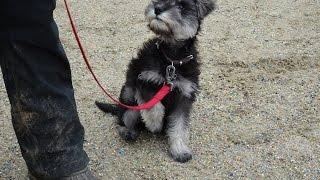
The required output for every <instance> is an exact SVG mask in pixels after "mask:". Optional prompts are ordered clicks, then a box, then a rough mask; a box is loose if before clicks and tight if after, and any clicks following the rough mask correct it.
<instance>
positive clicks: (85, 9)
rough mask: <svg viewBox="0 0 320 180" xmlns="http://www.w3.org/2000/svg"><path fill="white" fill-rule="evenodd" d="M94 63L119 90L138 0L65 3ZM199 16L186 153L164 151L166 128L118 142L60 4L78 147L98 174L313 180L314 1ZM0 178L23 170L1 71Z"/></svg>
mask: <svg viewBox="0 0 320 180" xmlns="http://www.w3.org/2000/svg"><path fill="white" fill-rule="evenodd" d="M70 2H71V5H72V9H73V14H74V16H75V19H76V21H77V24H78V28H79V33H80V35H81V37H82V40H83V43H84V44H85V46H86V48H87V50H88V54H89V56H90V59H91V62H92V65H93V68H94V71H95V72H96V73H97V74H98V76H99V77H100V79H101V81H102V83H103V84H104V86H108V89H109V90H110V91H111V92H112V93H113V94H114V95H115V96H117V95H118V93H119V91H120V88H121V85H122V83H123V81H124V73H125V71H126V65H127V64H128V62H129V60H130V59H131V57H133V56H135V54H136V52H137V50H138V48H139V47H141V45H142V43H143V42H144V41H146V40H147V39H148V38H150V37H152V36H153V34H152V33H151V32H150V31H149V30H148V29H147V26H146V22H145V20H144V15H143V12H144V7H145V6H146V5H147V3H148V1H147V0H141V1H130V0H122V1H112V0H92V1H89V0H83V1H75V0H72V1H70ZM218 6H219V7H218V10H217V11H215V12H214V13H212V14H211V15H210V16H209V17H208V18H207V19H206V20H205V21H204V23H203V28H202V29H203V31H202V32H201V33H200V36H199V50H200V54H201V57H202V63H203V65H202V74H201V86H202V88H201V93H200V95H199V97H198V100H197V102H196V103H195V106H194V110H193V113H192V117H191V118H192V121H191V124H190V147H191V149H192V150H193V153H194V158H193V160H192V161H190V162H188V163H186V164H180V163H176V162H174V161H173V160H172V159H171V158H170V157H169V156H168V151H167V150H168V144H167V140H166V138H165V137H161V136H154V135H152V134H150V133H143V134H142V136H141V137H140V138H139V139H138V140H137V142H134V143H130V144H128V143H126V142H124V141H123V140H121V139H120V138H119V136H118V135H117V133H116V130H115V127H116V126H115V122H114V121H115V118H114V117H112V116H109V115H104V114H103V113H102V112H100V111H99V110H98V109H97V108H96V107H95V106H94V105H93V103H94V101H95V100H101V101H109V100H107V99H106V98H105V97H104V95H103V94H102V93H101V91H100V90H99V89H98V88H97V85H96V84H95V82H94V81H92V77H91V76H90V75H89V73H88V71H87V69H86V68H85V65H84V63H83V60H82V58H81V57H80V53H79V50H78V48H77V45H76V42H75V40H74V38H73V36H72V34H71V30H70V26H69V24H68V19H67V17H66V12H65V10H64V8H63V4H62V1H58V4H57V9H56V11H55V18H56V21H57V23H58V25H59V28H60V36H61V40H62V42H63V45H64V47H65V49H66V52H67V54H68V57H69V59H70V63H71V68H72V75H73V84H74V87H75V95H76V100H77V105H78V111H79V115H80V118H81V122H82V124H83V125H84V127H85V129H86V137H85V139H86V141H85V149H86V151H87V153H88V155H89V156H90V158H91V162H90V168H91V169H92V170H93V171H94V172H95V173H96V175H97V176H99V177H100V178H101V179H320V160H319V159H320V11H319V9H320V2H319V1H317V0H299V1H293V0H282V1H278V0H269V1H265V0H263V1H262V0H261V1H258V0H243V1H233V0H224V1H218ZM0 81H1V82H0V99H1V101H0V103H1V106H0V114H1V116H0V126H1V129H0V142H1V146H0V179H26V173H27V172H26V166H25V163H24V161H23V159H22V157H21V154H20V152H19V146H18V144H17V141H16V138H15V136H14V132H13V128H12V125H11V121H10V119H11V117H10V107H9V102H8V98H7V96H6V92H5V87H4V84H3V81H2V80H0Z"/></svg>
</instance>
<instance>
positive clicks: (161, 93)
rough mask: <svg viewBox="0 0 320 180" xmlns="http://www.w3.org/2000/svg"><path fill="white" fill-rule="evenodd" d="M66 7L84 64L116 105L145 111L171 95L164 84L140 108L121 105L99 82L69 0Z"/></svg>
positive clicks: (167, 86)
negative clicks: (82, 41) (85, 49)
mask: <svg viewBox="0 0 320 180" xmlns="http://www.w3.org/2000/svg"><path fill="white" fill-rule="evenodd" d="M64 5H65V7H66V9H67V13H68V17H69V20H70V24H71V27H72V31H73V34H74V36H75V38H76V40H77V43H78V46H79V48H80V51H81V54H82V57H83V59H84V62H85V63H86V65H87V68H88V69H89V71H90V73H91V75H92V76H93V79H94V80H95V81H96V82H97V84H98V86H99V87H100V88H101V90H102V91H103V92H104V93H105V94H106V95H107V96H108V97H109V98H110V99H112V100H113V101H114V102H115V103H117V104H118V105H120V106H122V107H125V108H128V109H131V110H143V109H150V108H152V107H153V106H154V105H156V104H157V103H158V102H160V101H161V100H162V99H163V98H164V97H165V96H166V95H167V94H169V92H170V90H171V87H170V85H168V84H164V85H163V87H162V88H161V89H160V90H159V91H158V92H157V94H156V95H155V96H154V97H153V98H152V99H151V100H150V101H148V102H147V103H145V104H141V105H139V106H128V105H125V104H123V103H121V102H120V101H118V100H117V99H115V98H113V97H112V96H111V94H110V93H108V92H107V91H106V90H105V88H103V86H102V85H101V83H100V81H99V80H98V78H97V76H96V75H95V74H94V72H93V70H92V68H91V66H90V63H89V60H88V58H87V56H86V53H85V51H84V48H83V46H82V44H81V41H80V37H79V35H78V33H77V29H76V26H75V23H74V21H73V19H72V16H71V12H70V8H69V5H68V3H67V0H64Z"/></svg>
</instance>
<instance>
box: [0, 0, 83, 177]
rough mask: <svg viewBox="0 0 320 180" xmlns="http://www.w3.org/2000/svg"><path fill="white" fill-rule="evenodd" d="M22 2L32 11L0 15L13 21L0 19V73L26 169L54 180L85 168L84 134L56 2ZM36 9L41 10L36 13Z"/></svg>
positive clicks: (8, 4)
mask: <svg viewBox="0 0 320 180" xmlns="http://www.w3.org/2000/svg"><path fill="white" fill-rule="evenodd" d="M15 1H16V2H18V4H14V2H15ZM19 2H22V1H21V0H4V2H3V3H4V5H5V6H2V5H1V4H2V2H0V6H2V7H1V8H0V10H3V9H5V8H6V5H7V7H8V8H9V9H11V10H12V8H14V7H15V6H19ZM24 2H29V4H28V6H30V8H31V9H32V8H34V10H35V11H32V12H29V13H31V14H24V13H23V11H21V10H17V14H14V13H15V11H14V10H12V11H1V12H2V13H6V12H7V14H1V15H3V16H2V17H11V19H9V20H8V19H7V20H5V19H1V17H0V64H1V70H2V73H3V78H4V82H5V85H6V90H7V93H8V97H9V99H10V103H11V114H12V123H13V126H14V130H15V133H16V136H17V138H18V142H19V145H20V148H21V152H22V156H23V158H24V160H25V161H26V164H27V166H28V170H29V171H30V173H32V174H33V175H35V176H38V177H40V178H42V179H50V178H57V177H61V176H65V175H68V174H71V173H73V172H76V171H79V170H82V169H84V168H85V167H86V166H87V164H88V161H89V160H88V157H87V155H86V153H85V151H84V150H83V139H84V129H83V127H82V125H81V123H80V121H79V118H78V115H77V109H76V103H75V99H74V90H73V87H72V81H71V72H70V66H69V62H68V59H67V57H66V55H65V52H64V50H63V48H62V46H61V43H60V41H59V37H58V30H57V26H56V24H55V22H54V21H53V20H52V11H53V9H54V7H55V1H54V0H41V1H40V0H30V1H24ZM39 2H41V3H39ZM10 4H14V6H10ZM42 5H43V6H42ZM39 7H40V9H41V11H36V9H39ZM19 8H22V7H20V6H19ZM25 8H28V7H25ZM46 10H47V11H46ZM43 12H45V13H43ZM48 12H51V14H50V13H48ZM19 13H20V16H19ZM32 13H33V14H32ZM42 13H43V14H42ZM48 14H49V15H48ZM41 15H43V16H42V17H41V19H37V18H33V17H38V16H39V17H40V16H41ZM45 15H48V16H47V17H46V18H45ZM42 18H43V19H42ZM1 20H2V21H1Z"/></svg>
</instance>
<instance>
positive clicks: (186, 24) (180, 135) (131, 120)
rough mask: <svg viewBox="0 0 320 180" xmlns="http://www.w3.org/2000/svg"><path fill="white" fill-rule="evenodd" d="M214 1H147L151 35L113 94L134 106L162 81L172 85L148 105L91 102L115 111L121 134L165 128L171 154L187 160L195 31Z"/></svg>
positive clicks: (195, 76) (130, 136)
mask: <svg viewBox="0 0 320 180" xmlns="http://www.w3.org/2000/svg"><path fill="white" fill-rule="evenodd" d="M214 7H215V4H214V2H213V1H212V0H153V1H152V2H151V3H150V4H149V5H148V6H147V8H146V10H145V16H146V19H147V20H148V27H149V28H150V30H151V31H153V32H154V33H155V34H156V37H155V38H153V39H151V40H149V41H147V42H146V43H145V44H144V46H143V48H142V49H141V50H140V51H139V52H138V56H137V58H133V59H132V60H131V62H130V64H129V66H128V70H127V74H126V82H125V84H124V86H123V87H122V90H121V93H120V98H119V99H120V101H121V102H122V103H124V104H127V105H131V106H135V105H140V104H143V103H145V102H147V101H149V100H150V99H151V98H152V97H153V96H154V95H155V94H156V92H157V91H158V90H159V89H160V88H161V87H162V86H163V84H164V83H169V84H171V88H172V91H171V92H170V93H169V94H168V95H167V96H166V97H165V98H164V99H163V100H162V101H161V102H159V103H158V104H156V105H155V106H154V107H152V108H151V109H149V110H141V111H135V110H129V109H125V108H123V107H121V106H116V105H111V104H105V103H100V102H96V105H97V106H98V107H99V108H100V109H101V110H102V111H104V112H107V113H111V114H114V115H117V116H118V124H119V126H118V132H119V135H120V136H121V137H122V138H123V139H125V140H128V141H129V140H135V139H136V138H137V137H138V135H139V132H140V130H141V127H145V128H147V129H148V130H149V131H151V132H152V133H158V132H162V131H163V130H165V132H166V133H167V135H168V137H169V144H170V154H171V156H172V157H173V159H174V160H176V161H178V162H187V161H189V160H190V159H191V158H192V153H191V150H190V149H189V147H188V139H189V138H188V124H189V116H190V112H191V109H192V104H193V102H194V101H195V97H196V94H197V91H198V89H199V75H200V68H199V59H198V51H197V49H196V41H197V38H196V35H197V34H198V32H199V31H200V25H201V22H202V20H203V19H204V17H206V16H207V15H208V14H209V13H210V12H211V11H212V10H213V9H214ZM168 76H169V77H168Z"/></svg>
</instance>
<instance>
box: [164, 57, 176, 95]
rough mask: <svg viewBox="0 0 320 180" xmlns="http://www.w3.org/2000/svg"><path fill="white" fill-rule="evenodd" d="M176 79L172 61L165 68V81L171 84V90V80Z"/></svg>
mask: <svg viewBox="0 0 320 180" xmlns="http://www.w3.org/2000/svg"><path fill="white" fill-rule="evenodd" d="M176 79H177V74H176V67H174V65H173V62H172V63H171V65H169V66H167V68H166V81H167V84H169V85H170V86H171V91H172V90H173V82H174V81H175V80H176Z"/></svg>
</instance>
